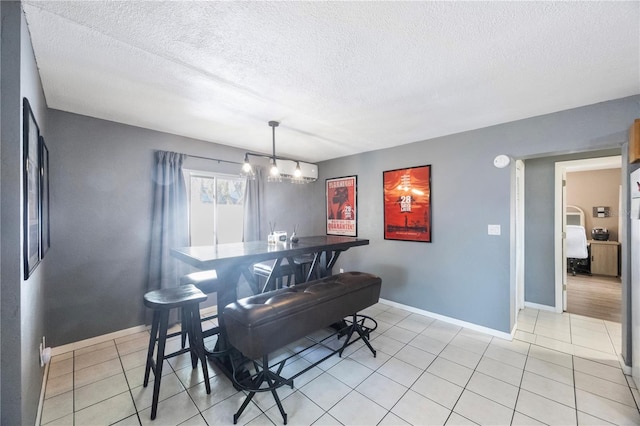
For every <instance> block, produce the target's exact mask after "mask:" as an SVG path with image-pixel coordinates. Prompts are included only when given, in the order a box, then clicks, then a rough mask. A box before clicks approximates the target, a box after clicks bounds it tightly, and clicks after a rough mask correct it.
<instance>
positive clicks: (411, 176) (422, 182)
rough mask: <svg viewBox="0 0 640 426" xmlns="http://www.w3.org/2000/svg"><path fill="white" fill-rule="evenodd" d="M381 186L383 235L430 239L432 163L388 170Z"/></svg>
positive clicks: (398, 238)
mask: <svg viewBox="0 0 640 426" xmlns="http://www.w3.org/2000/svg"><path fill="white" fill-rule="evenodd" d="M382 178H383V185H384V189H383V191H384V238H385V240H403V241H420V242H425V243H430V242H431V166H430V165H429V166H417V167H409V168H405V169H396V170H388V171H386V172H383V173H382Z"/></svg>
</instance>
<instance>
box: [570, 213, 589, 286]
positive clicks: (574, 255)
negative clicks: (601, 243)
mask: <svg viewBox="0 0 640 426" xmlns="http://www.w3.org/2000/svg"><path fill="white" fill-rule="evenodd" d="M566 248H567V268H568V269H569V271H570V272H571V273H572V274H573V275H574V276H575V275H576V274H577V273H578V272H582V273H586V274H588V275H591V272H590V267H589V249H588V246H587V234H586V232H585V230H584V226H579V225H567V238H566Z"/></svg>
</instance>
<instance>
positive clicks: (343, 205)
mask: <svg viewBox="0 0 640 426" xmlns="http://www.w3.org/2000/svg"><path fill="white" fill-rule="evenodd" d="M357 178H358V177H357V176H345V177H340V178H332V179H327V180H326V200H327V235H343V236H348V237H356V236H358V226H357V216H356V215H357V211H358V210H357V209H356V203H357V191H356V189H357Z"/></svg>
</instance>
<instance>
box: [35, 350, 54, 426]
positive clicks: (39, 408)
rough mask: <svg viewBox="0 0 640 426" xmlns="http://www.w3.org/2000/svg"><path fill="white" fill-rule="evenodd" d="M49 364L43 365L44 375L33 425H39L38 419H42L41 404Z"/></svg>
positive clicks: (42, 402)
mask: <svg viewBox="0 0 640 426" xmlns="http://www.w3.org/2000/svg"><path fill="white" fill-rule="evenodd" d="M49 364H50V362H48V363H46V364H45V365H44V375H43V376H42V387H41V388H40V399H39V400H38V411H37V412H36V423H35V426H40V420H41V419H42V406H43V405H44V395H45V392H46V390H47V378H48V377H49Z"/></svg>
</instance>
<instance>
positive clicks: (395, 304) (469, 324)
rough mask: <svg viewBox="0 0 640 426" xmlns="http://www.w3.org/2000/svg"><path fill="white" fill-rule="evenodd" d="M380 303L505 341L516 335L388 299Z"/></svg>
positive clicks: (381, 300)
mask: <svg viewBox="0 0 640 426" xmlns="http://www.w3.org/2000/svg"><path fill="white" fill-rule="evenodd" d="M380 303H384V304H385V305H389V306H393V307H394V308H400V309H404V310H405V311H409V312H413V313H414V314H420V315H424V316H426V317H430V318H435V319H437V320H440V321H444V322H448V323H449V324H454V325H459V326H460V327H464V328H468V329H470V330H474V331H479V332H481V333H486V334H489V335H491V336H495V337H499V338H501V339H505V340H513V333H515V328H514V330H513V331H512V332H511V333H506V332H504V331H499V330H496V329H493V328H489V327H484V326H481V325H478V324H474V323H472V322H466V321H462V320H459V319H456V318H451V317H447V316H444V315H440V314H436V313H433V312H429V311H424V310H422V309H418V308H414V307H413V306H408V305H403V304H402V303H398V302H392V301H391V300H387V299H380Z"/></svg>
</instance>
